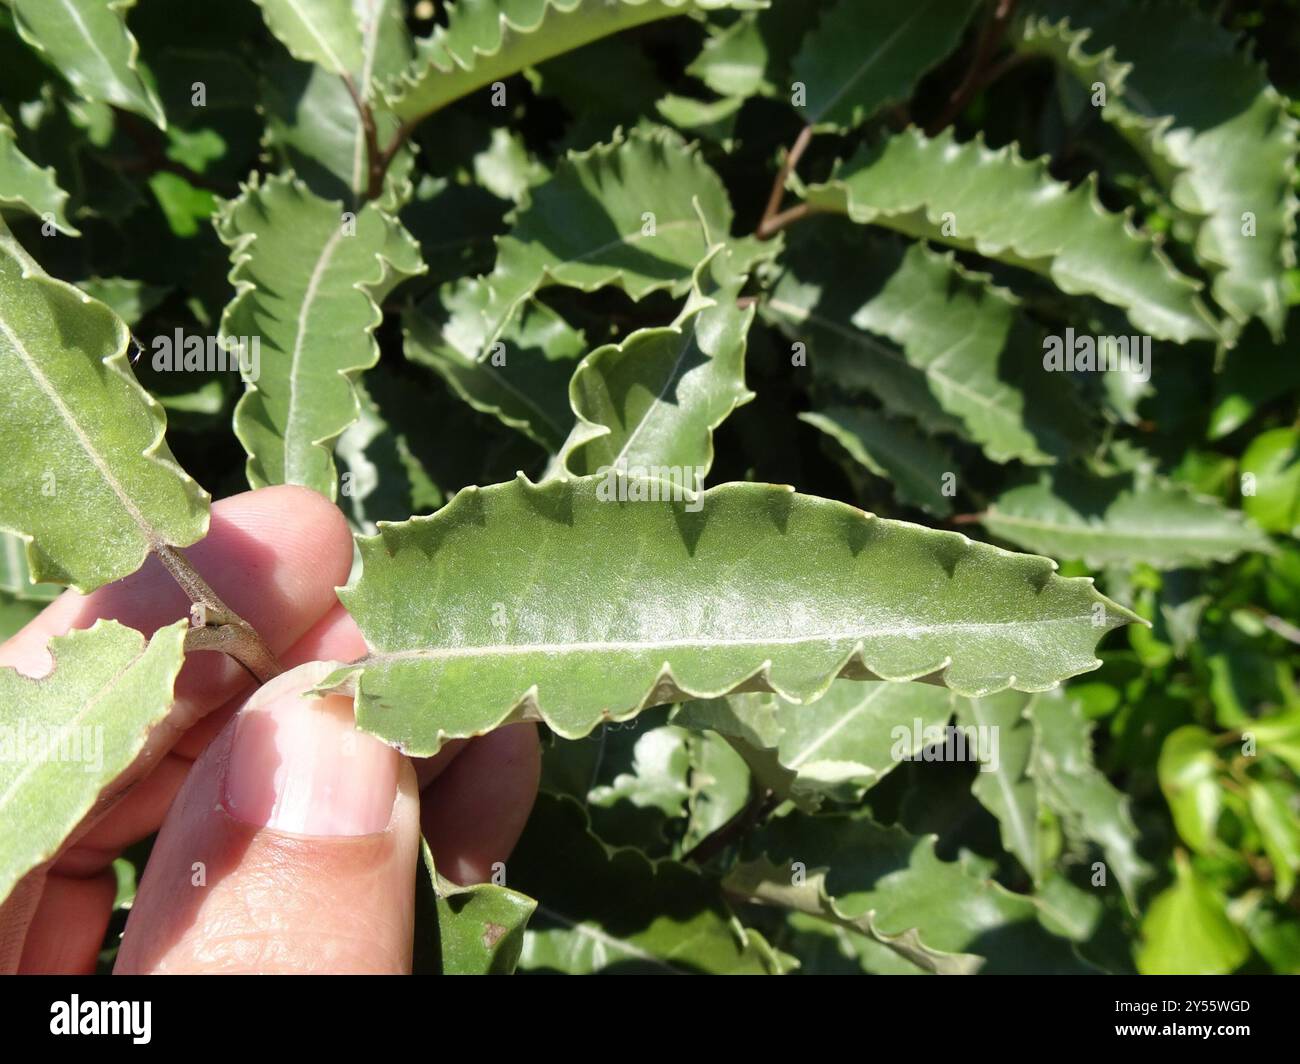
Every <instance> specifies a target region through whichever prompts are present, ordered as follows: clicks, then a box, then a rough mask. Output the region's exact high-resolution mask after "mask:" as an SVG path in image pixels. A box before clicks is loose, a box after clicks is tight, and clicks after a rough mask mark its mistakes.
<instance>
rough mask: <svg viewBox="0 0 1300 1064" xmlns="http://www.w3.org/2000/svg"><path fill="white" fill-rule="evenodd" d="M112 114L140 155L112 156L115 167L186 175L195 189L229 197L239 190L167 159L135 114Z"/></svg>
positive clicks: (159, 145) (153, 172)
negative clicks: (134, 156) (118, 157)
mask: <svg viewBox="0 0 1300 1064" xmlns="http://www.w3.org/2000/svg"><path fill="white" fill-rule="evenodd" d="M114 114H115V116H116V117H117V119H118V123H119V125H120V127H121V129H122V132H123V133H125V134H126V135H127V137H129V138H130V139H131V142H132V143H133V144H135V146H136V147H137V148H138V149H139V150H140V157H139V158H137V159H113V161H112V165H113V166H115V167H116V168H117V169H119V170H125V171H127V172H131V171H136V172H141V173H149V174H156V173H159V172H163V173H168V174H175V175H176V176H177V177H183V178H185V180H186V181H188V182H189V183H190V184H191V185H193V186H194V187H195V188H203V189H207V190H208V191H209V192H215V193H216V194H217V195H218V196H227V197H229V196H233V195H235V194H236V193H237V192H238V191H239V190H238V189H236V188H235V187H234V186H232V185H226V184H224V183H222V182H220V181H215V180H213V179H212V178H210V177H207V176H206V175H204V174H201V173H199V172H198V171H197V170H191V169H190V168H189V167H188V166H185V165H184V164H182V163H178V162H177V161H176V160H175V159H169V158H168V157H167V154H166V152H165V151H164V149H163V147H162V145H161V144H160V143H159V141H158V138H157V137H156V136H155V135H154V134H153V132H152V130H151V128H150V127H148V126H146V125H145V123H144V122H142V121H141V120H140V119H139V118H137V117H136V116H135V115H133V114H130V113H128V112H126V111H116V110H115V111H114Z"/></svg>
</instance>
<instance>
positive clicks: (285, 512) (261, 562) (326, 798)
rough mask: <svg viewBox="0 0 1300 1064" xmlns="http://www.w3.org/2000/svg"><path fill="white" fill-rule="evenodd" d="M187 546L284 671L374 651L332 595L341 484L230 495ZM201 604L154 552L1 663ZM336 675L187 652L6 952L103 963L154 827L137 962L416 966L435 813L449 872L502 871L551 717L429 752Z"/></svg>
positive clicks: (19, 896) (208, 967) (217, 966)
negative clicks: (362, 725)
mask: <svg viewBox="0 0 1300 1064" xmlns="http://www.w3.org/2000/svg"><path fill="white" fill-rule="evenodd" d="M186 555H187V556H188V558H189V559H190V561H191V562H192V563H193V564H194V566H195V568H197V569H198V570H199V571H200V572H201V573H202V575H203V576H204V577H205V578H206V579H207V581H208V582H209V583H210V584H211V585H212V586H213V588H214V589H215V590H216V591H217V593H218V594H220V595H221V597H222V598H223V599H224V600H225V601H226V602H227V603H228V604H229V605H230V606H231V607H232V608H233V609H234V610H235V611H236V612H237V613H239V614H240V616H242V617H243V618H244V619H245V620H247V621H248V622H249V623H251V624H252V625H253V626H254V627H255V628H256V629H257V630H258V631H259V632H260V633H261V634H262V636H263V638H264V639H265V640H266V642H267V644H268V645H269V646H270V648H271V650H272V651H273V652H274V653H276V654H277V655H278V656H279V658H280V661H281V662H282V663H283V664H284V666H285V667H286V668H292V667H293V666H295V665H299V664H303V663H306V662H316V661H328V660H331V659H338V660H345V661H346V660H351V659H354V658H356V657H358V656H359V655H361V654H363V653H365V644H364V642H363V640H362V639H361V635H360V633H359V632H358V631H357V628H356V626H355V624H354V623H353V621H352V619H351V617H349V616H348V614H347V613H346V611H344V609H343V608H342V606H341V605H339V603H338V600H337V598H336V597H335V594H334V588H335V587H336V586H337V585H339V584H342V583H343V582H344V581H345V580H346V579H347V575H348V570H349V568H350V566H351V562H352V542H351V536H350V534H349V532H348V528H347V524H346V522H345V521H344V520H343V517H342V515H341V514H340V513H339V511H338V510H337V509H336V508H335V507H334V506H332V505H331V504H330V503H328V502H327V501H326V500H325V499H323V498H322V497H321V496H319V495H316V494H315V493H313V492H310V491H307V490H305V489H302V488H295V487H274V488H264V489H262V490H260V491H255V492H249V493H247V494H244V495H239V496H235V497H234V498H230V499H225V500H222V501H221V502H218V503H216V504H215V505H214V506H213V508H212V525H211V529H210V531H209V533H208V535H207V537H206V538H205V539H204V540H203V541H202V542H201V543H198V544H196V545H195V546H193V547H192V548H188V549H187V550H186ZM188 610H189V601H188V600H187V599H186V598H185V596H184V594H183V593H182V592H181V590H180V588H179V587H178V586H177V585H176V584H175V583H174V582H173V581H172V579H171V577H169V576H168V575H167V573H166V572H165V571H164V570H163V569H162V567H161V566H160V565H158V564H157V563H156V562H154V561H152V560H151V561H150V563H149V564H147V565H146V566H145V567H144V568H143V569H142V570H140V572H138V573H136V574H134V575H133V576H130V577H128V578H127V579H125V580H121V581H118V582H117V583H115V584H111V585H109V586H107V587H103V588H100V589H99V590H98V591H96V592H95V593H93V594H91V595H89V596H81V595H77V594H75V593H73V592H68V593H67V594H65V595H63V596H62V597H61V598H59V599H58V600H57V601H55V602H54V603H52V604H51V605H50V606H49V607H48V608H47V609H46V610H45V611H44V612H43V613H41V615H40V616H39V617H37V618H36V619H35V620H33V621H32V622H31V623H30V624H29V625H27V627H26V628H24V629H23V630H22V631H21V632H19V633H18V634H17V635H15V636H14V637H13V638H12V639H10V640H9V641H8V642H6V643H4V644H3V645H0V666H3V667H13V668H17V669H18V670H19V671H20V672H22V673H24V674H26V675H32V676H39V675H43V674H44V673H45V672H46V671H48V669H49V667H50V664H51V662H50V657H49V654H48V651H47V650H46V649H45V647H46V644H47V643H48V641H49V639H50V638H51V637H53V636H56V635H60V634H63V633H64V632H67V631H69V630H71V629H74V628H86V627H89V626H90V625H91V624H93V623H94V622H95V620H97V619H99V618H111V619H114V620H117V621H120V622H121V623H123V624H126V625H129V626H130V627H132V628H136V629H138V630H140V631H143V632H144V633H146V634H150V633H152V632H153V631H154V630H155V629H157V628H159V627H161V626H162V625H165V624H170V623H172V622H173V621H175V620H177V619H178V618H180V617H184V616H186V615H187V613H188ZM316 673H319V674H321V675H323V674H324V673H323V670H322V669H315V670H311V669H308V670H303V672H300V673H296V674H295V675H294V676H282V677H277V678H276V679H275V680H273V681H271V682H270V683H268V684H266V685H265V686H264V687H262V688H260V689H258V690H257V691H255V692H253V693H252V697H251V698H250V692H251V691H252V687H253V685H252V683H251V681H250V680H249V678H248V675H247V673H245V672H244V671H243V669H242V668H240V667H239V666H238V665H237V664H236V663H235V662H234V661H232V660H231V659H229V658H227V657H225V656H224V655H221V654H215V653H197V654H191V655H189V656H188V657H187V659H186V662H185V665H184V667H183V668H182V670H181V673H180V675H179V677H178V678H177V681H176V688H175V700H174V703H173V706H172V710H171V712H170V714H169V716H168V718H167V720H166V721H165V722H164V723H163V724H162V725H160V726H159V727H158V728H156V729H155V730H154V732H153V733H152V734H151V735H150V737H149V739H148V742H147V744H146V746H145V749H144V751H143V752H142V754H141V756H140V757H139V758H138V759H137V761H136V763H135V764H134V765H133V766H132V768H131V769H130V770H129V771H128V772H127V773H126V774H125V775H124V776H123V777H122V779H121V780H119V781H118V783H117V784H116V785H115V787H114V788H113V790H112V792H111V793H109V794H106V795H105V796H104V797H103V799H102V800H101V803H100V806H99V807H97V809H96V810H95V811H94V812H93V813H92V814H91V816H89V817H87V820H86V822H85V823H83V825H82V826H81V828H80V829H79V830H78V832H77V833H75V834H74V835H73V837H72V842H71V844H70V845H69V846H67V847H66V848H65V850H64V851H63V852H62V853H61V854H60V855H59V856H58V858H57V859H56V860H55V861H54V862H52V863H51V864H50V865H49V866H48V867H47V868H45V869H42V870H38V871H36V872H33V873H32V874H30V875H29V876H27V877H26V878H25V879H24V880H23V882H22V883H21V884H19V886H18V887H17V888H16V889H15V891H14V893H13V894H12V895H11V896H10V898H9V900H8V901H6V903H5V904H4V906H3V908H0V971H9V972H12V971H15V970H17V971H22V972H62V973H88V972H93V971H94V969H95V961H96V957H97V955H98V952H99V949H100V946H101V943H102V940H103V936H104V932H105V929H106V928H107V926H108V921H109V918H110V916H111V914H112V905H113V898H114V893H115V877H114V875H113V871H112V862H113V860H114V859H115V858H116V857H118V856H119V855H120V854H121V853H122V851H123V850H124V849H126V848H127V847H128V846H130V845H132V844H133V843H135V842H137V841H139V840H140V839H143V838H146V837H148V836H149V835H150V834H152V833H153V832H155V831H158V832H159V834H158V838H157V841H156V842H155V844H154V847H153V851H152V853H151V855H150V857H149V861H148V865H147V867H146V870H145V874H144V878H143V880H142V882H141V885H140V890H139V892H138V894H137V896H136V900H135V903H134V905H133V908H132V911H131V915H130V919H129V921H128V923H127V927H126V932H125V934H124V936H123V941H122V946H121V950H120V952H119V955H118V961H117V969H116V970H117V971H119V972H135V973H140V972H347V973H360V972H388V973H397V972H405V971H409V970H410V964H411V950H412V930H413V922H414V889H415V876H416V874H417V871H418V863H419V862H418V854H419V838H420V833H421V831H423V833H424V836H425V838H427V839H428V841H429V845H430V847H431V849H432V850H433V853H434V856H435V858H436V860H437V863H438V869H439V871H440V872H441V873H442V874H443V875H445V876H447V877H448V878H450V879H452V880H455V881H456V882H459V883H470V882H480V881H484V880H486V879H487V878H488V875H489V871H490V869H491V866H492V864H493V863H494V862H496V861H501V860H504V859H505V857H506V856H508V854H509V852H510V850H511V848H512V847H513V846H514V844H515V841H516V840H517V839H518V837H519V834H520V832H521V831H522V830H523V826H524V823H525V821H526V820H527V818H528V813H529V811H530V809H531V807H532V802H533V797H534V795H535V793H536V789H537V779H538V772H539V769H540V760H539V752H538V745H537V735H536V729H535V728H534V727H533V726H532V725H517V726H512V727H507V728H502V729H500V730H498V731H496V732H493V733H492V734H491V735H488V736H485V737H483V738H481V739H475V740H472V741H469V742H464V741H461V742H455V743H450V744H448V746H447V747H446V748H445V749H444V750H443V751H442V752H441V753H440V754H439V755H438V756H437V757H434V758H430V759H427V760H411V759H408V758H405V757H403V756H401V755H400V754H398V753H397V752H396V751H395V750H393V749H392V748H390V747H388V746H385V745H384V744H382V743H380V742H378V741H377V740H375V739H373V738H371V737H370V736H367V735H364V734H361V733H359V732H357V731H356V730H355V728H354V727H353V725H352V707H351V700H350V699H347V698H344V697H342V696H338V695H331V696H329V697H327V698H325V699H317V698H312V699H303V698H302V697H300V695H301V692H303V691H304V690H306V689H307V688H309V687H310V686H311V685H312V683H313V682H314V681H315V679H316V678H318V677H317V676H316V675H315V674H316ZM241 707H242V710H243V711H242V712H240V710H241ZM160 828H161V830H159V829H160Z"/></svg>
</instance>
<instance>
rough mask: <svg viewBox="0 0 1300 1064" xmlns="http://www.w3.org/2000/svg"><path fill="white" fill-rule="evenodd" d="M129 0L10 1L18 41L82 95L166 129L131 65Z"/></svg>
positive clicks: (147, 82)
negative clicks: (127, 25) (47, 62)
mask: <svg viewBox="0 0 1300 1064" xmlns="http://www.w3.org/2000/svg"><path fill="white" fill-rule="evenodd" d="M134 3H135V0H12V7H13V12H14V22H15V24H16V25H17V27H18V32H19V33H20V34H21V35H22V38H23V40H25V41H26V42H27V43H28V44H30V45H31V46H32V47H33V48H35V49H37V51H39V52H41V53H43V54H44V56H45V57H46V58H47V59H48V60H49V61H50V63H51V64H53V65H54V67H55V68H56V69H58V71H59V73H61V74H62V75H63V76H64V77H65V78H67V79H68V82H69V84H71V85H72V87H73V88H74V89H76V90H77V92H79V93H80V94H81V95H82V96H84V97H85V98H86V99H87V100H98V101H102V102H103V103H110V104H112V105H113V106H114V107H121V108H123V109H124V110H127V111H134V112H135V113H136V114H138V115H143V116H144V117H145V118H147V119H149V121H150V122H152V123H153V124H154V125H156V126H158V127H159V128H161V129H166V128H167V119H166V117H165V116H164V115H163V109H162V104H161V102H159V100H158V93H157V92H156V91H155V90H154V87H153V83H152V80H151V79H146V78H144V77H142V76H141V73H140V69H139V67H138V66H137V65H136V60H137V58H138V55H139V45H138V44H137V43H136V40H135V38H134V37H133V36H131V31H130V30H128V29H127V28H126V13H127V12H128V11H129V10H130V9H131V8H132V7H133V6H134Z"/></svg>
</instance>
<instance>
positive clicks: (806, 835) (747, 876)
mask: <svg viewBox="0 0 1300 1064" xmlns="http://www.w3.org/2000/svg"><path fill="white" fill-rule="evenodd" d="M934 844H935V836H933V835H927V836H913V835H909V834H908V833H907V832H906V831H904V830H903V829H902V828H899V827H886V826H883V825H880V824H877V823H875V822H873V821H872V820H871V819H870V818H869V817H867V816H866V815H865V814H864V813H834V814H822V815H819V816H815V817H810V816H805V815H802V814H791V815H789V816H785V817H781V818H779V819H777V820H775V821H773V822H772V823H771V824H769V825H768V826H767V827H765V828H763V829H760V830H759V831H757V832H755V833H754V835H753V838H752V841H751V842H750V843H749V844H748V846H747V854H752V855H753V856H752V857H747V860H746V862H745V863H742V864H740V865H738V866H737V867H736V868H735V869H734V870H733V871H732V872H731V873H729V874H728V876H727V878H726V881H725V882H726V884H727V886H728V889H729V891H730V892H731V893H732V894H733V896H737V897H748V898H753V899H754V900H758V901H766V902H768V903H769V904H772V903H774V904H779V905H787V906H790V905H793V906H794V907H798V908H800V909H801V910H802V911H804V912H808V913H810V914H812V915H821V916H824V917H825V918H828V919H830V920H832V921H834V922H836V923H840V924H842V925H851V926H853V927H854V929H855V930H858V931H867V933H869V934H870V935H871V936H872V937H874V938H876V939H877V940H878V941H880V942H881V943H882V944H884V945H886V946H888V947H890V948H891V949H894V950H895V951H896V952H899V953H900V954H902V955H903V956H904V957H906V958H907V959H908V960H910V961H911V962H912V963H914V964H917V965H920V966H921V967H923V968H925V969H926V970H931V971H946V972H971V971H980V972H984V973H1012V972H1018V973H1022V974H1023V973H1036V974H1050V973H1068V972H1074V973H1078V972H1084V971H1088V970H1089V966H1088V965H1087V964H1085V963H1084V962H1083V961H1081V960H1080V959H1079V958H1078V957H1077V956H1076V955H1075V953H1074V951H1073V949H1072V948H1071V945H1070V943H1069V942H1068V941H1067V940H1066V939H1064V938H1059V937H1057V936H1055V935H1053V934H1052V933H1050V932H1049V931H1047V930H1046V928H1044V927H1043V925H1042V924H1041V923H1040V910H1039V906H1038V904H1037V903H1036V902H1035V900H1034V899H1033V898H1030V897H1027V896H1025V895H1021V894H1014V893H1012V892H1011V891H1009V890H1007V889H1006V888H1004V887H1002V886H1001V885H999V884H998V883H996V882H994V881H992V880H990V879H988V878H986V877H985V876H984V875H983V874H982V873H981V872H980V871H978V870H976V869H975V868H974V867H973V866H972V867H967V866H966V865H964V864H963V863H961V862H949V861H942V860H940V859H939V858H938V857H937V856H936V855H935V852H934ZM810 887H811V888H812V889H810ZM828 902H829V903H833V908H830V907H829V906H828ZM828 910H829V911H828ZM868 929H869V930H868Z"/></svg>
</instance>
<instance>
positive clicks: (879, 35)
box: [794, 0, 979, 132]
mask: <svg viewBox="0 0 1300 1064" xmlns="http://www.w3.org/2000/svg"><path fill="white" fill-rule="evenodd" d="M978 6H979V0H871V2H870V3H861V2H860V0H839V2H838V3H836V4H835V5H834V6H833V7H832V8H831V9H830V10H829V11H828V12H826V13H825V14H824V15H822V18H821V21H820V22H819V23H818V24H817V26H816V28H814V29H813V31H812V32H811V33H809V34H808V36H807V37H805V38H804V41H803V45H802V46H801V47H800V49H799V53H798V54H797V55H796V56H795V57H794V80H795V82H796V83H801V84H803V85H804V86H805V93H806V102H805V104H804V106H802V107H798V108H796V110H798V111H799V114H800V116H801V117H802V118H803V120H804V121H805V122H807V123H808V124H809V125H811V126H813V127H814V128H815V129H828V130H835V131H840V132H843V131H845V130H848V129H851V128H853V127H854V126H857V125H860V124H861V123H863V122H865V121H866V120H867V119H868V118H870V117H871V116H872V115H874V114H875V113H876V112H877V111H879V110H880V109H881V108H882V107H885V106H887V105H889V104H891V103H899V102H901V101H904V100H906V99H908V98H909V97H910V96H911V95H912V92H913V91H914V90H915V89H916V85H917V82H919V81H920V80H921V78H922V77H923V76H924V75H925V73H926V72H927V71H928V70H930V69H931V68H933V67H935V66H938V65H939V63H940V62H942V61H943V59H944V57H945V56H947V55H948V54H949V53H950V52H951V51H952V50H953V49H954V48H956V47H957V45H958V43H959V42H960V41H961V38H962V34H963V33H964V32H965V29H966V24H967V23H968V22H969V21H970V19H971V15H972V14H974V12H975V9H976V8H977V7H978Z"/></svg>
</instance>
